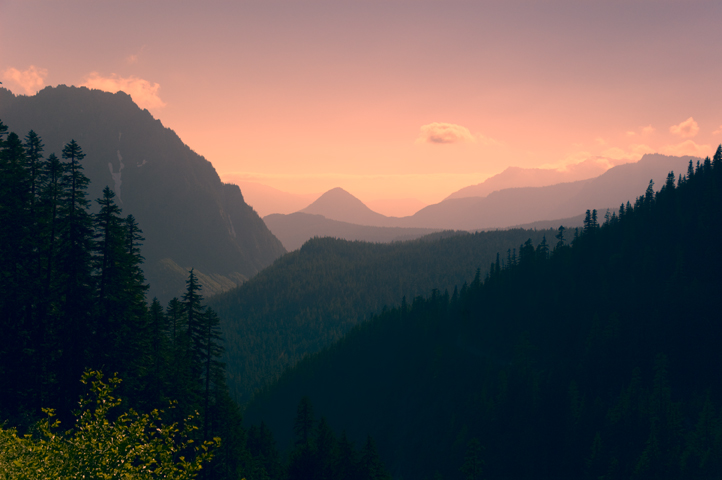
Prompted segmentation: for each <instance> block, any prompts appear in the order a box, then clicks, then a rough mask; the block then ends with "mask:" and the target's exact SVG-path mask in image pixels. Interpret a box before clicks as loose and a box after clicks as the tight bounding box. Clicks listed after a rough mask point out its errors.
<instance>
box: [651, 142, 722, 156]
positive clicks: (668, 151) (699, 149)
mask: <svg viewBox="0 0 722 480" xmlns="http://www.w3.org/2000/svg"><path fill="white" fill-rule="evenodd" d="M712 150H713V149H712V147H710V146H709V145H698V144H697V143H695V142H694V141H692V140H685V141H684V142H682V143H679V144H677V145H667V146H664V147H662V148H661V149H660V153H664V154H665V155H677V156H684V155H692V156H696V157H704V156H707V155H711V154H713V153H714V152H713V151H712Z"/></svg>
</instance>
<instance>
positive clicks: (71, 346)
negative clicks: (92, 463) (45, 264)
mask: <svg viewBox="0 0 722 480" xmlns="http://www.w3.org/2000/svg"><path fill="white" fill-rule="evenodd" d="M62 157H63V158H64V159H65V160H67V163H66V172H67V173H66V175H64V176H63V177H62V179H61V182H62V184H63V190H62V193H63V194H65V197H64V198H62V204H61V205H62V213H61V216H60V243H59V248H58V252H57V253H58V255H57V259H58V265H57V266H58V271H59V272H62V274H63V278H62V281H61V282H60V283H59V286H60V292H59V294H60V296H61V298H62V299H63V305H62V307H61V318H60V319H59V325H58V332H59V341H60V343H61V345H62V346H63V350H62V356H61V358H60V362H61V365H62V366H61V367H60V368H59V370H60V372H61V378H60V383H61V388H62V389H63V391H64V392H66V394H65V395H63V398H65V399H66V400H68V401H70V399H73V398H77V396H78V393H79V392H78V386H77V383H78V382H77V379H78V378H79V377H80V375H81V373H82V372H83V369H84V368H85V366H86V365H88V360H89V352H88V349H89V347H90V345H92V341H91V335H92V332H93V326H92V325H91V305H93V302H92V298H93V291H94V285H93V283H94V282H93V278H92V268H93V267H92V261H91V260H92V258H91V255H92V247H93V223H92V218H91V216H90V213H89V212H88V209H89V202H88V200H87V198H86V197H87V193H86V190H87V188H88V184H89V182H90V181H89V180H88V178H87V177H86V176H85V175H84V174H83V167H82V165H81V163H80V162H81V160H82V159H83V158H85V154H84V153H83V151H82V149H81V148H80V146H79V145H78V144H77V143H76V142H75V140H72V141H71V142H70V143H68V144H67V145H66V146H65V148H63V152H62Z"/></svg>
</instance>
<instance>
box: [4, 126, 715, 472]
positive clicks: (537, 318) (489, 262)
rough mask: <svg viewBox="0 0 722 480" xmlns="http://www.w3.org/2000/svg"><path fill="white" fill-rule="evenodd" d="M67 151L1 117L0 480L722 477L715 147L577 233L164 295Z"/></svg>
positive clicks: (399, 250)
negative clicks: (214, 292)
mask: <svg viewBox="0 0 722 480" xmlns="http://www.w3.org/2000/svg"><path fill="white" fill-rule="evenodd" d="M58 153H59V154H60V158H58V156H57V153H50V154H48V155H46V152H44V146H43V142H42V139H41V138H40V137H39V136H38V135H36V134H35V133H34V132H33V131H30V132H28V133H27V134H26V135H25V136H24V137H20V136H19V135H17V134H15V133H7V128H6V127H5V126H4V125H2V124H1V123H0V225H2V229H0V322H2V323H1V324H2V326H3V331H4V332H5V333H4V335H3V336H2V338H0V392H2V393H1V394H0V471H1V472H2V473H3V474H4V475H5V476H6V478H11V479H15V478H18V479H20V478H23V479H24V478H125V479H136V478H137V479H141V478H142V479H146V478H179V479H180V478H189V479H190V478H196V477H197V478H207V479H224V480H225V479H234V480H236V479H241V478H246V479H248V480H256V479H289V480H290V479H310V478H314V479H315V478H319V479H353V480H365V479H379V478H429V479H432V478H437V479H438V478H448V479H462V478H463V479H481V478H595V479H597V478H650V479H651V478H717V477H719V476H720V475H721V474H722V385H720V383H719V366H720V365H722V353H721V352H720V349H719V348H718V347H719V339H720V334H722V326H720V324H719V318H720V315H719V312H720V307H722V297H720V295H719V291H720V287H721V286H722V285H721V283H722V281H721V280H720V277H719V271H720V269H721V268H722V252H721V251H720V249H719V248H718V247H717V245H716V240H717V239H718V238H720V234H722V231H721V230H722V226H721V225H722V198H721V197H720V196H721V195H722V146H721V147H720V148H719V149H718V150H717V152H716V154H715V155H714V158H713V159H709V158H708V159H706V160H704V161H703V162H701V163H698V164H697V165H693V164H692V163H690V165H689V168H688V170H687V171H686V172H678V175H677V176H675V173H672V172H670V175H669V177H668V178H667V181H666V183H665V184H664V185H663V186H662V188H661V189H660V190H659V191H658V192H657V191H655V189H654V186H653V185H652V184H651V182H650V185H649V187H648V189H647V191H646V192H644V193H643V195H641V196H640V197H638V198H637V199H636V200H635V201H634V202H633V203H630V202H628V203H626V204H623V205H621V206H620V208H619V210H618V211H615V212H611V213H610V212H607V213H606V214H603V213H601V212H596V211H591V212H590V211H587V216H586V219H585V222H584V228H583V229H579V230H574V231H570V230H567V229H564V228H563V227H561V228H559V229H558V230H555V231H551V230H547V231H536V232H535V231H525V230H509V231H500V232H482V233H476V234H468V233H465V232H443V233H439V234H433V235H431V236H428V237H425V238H423V239H420V240H415V241H411V242H400V243H394V244H390V245H372V244H367V243H363V242H346V241H339V240H334V239H314V240H312V241H309V242H308V243H306V244H305V245H304V247H302V248H301V249H300V250H299V251H297V252H292V253H290V254H287V255H285V256H283V257H281V258H280V259H278V260H277V261H276V262H275V263H274V264H273V265H272V266H271V267H268V268H267V269H265V270H263V271H261V272H260V273H259V274H257V276H255V277H254V278H253V279H251V280H249V281H248V282H247V283H245V284H244V285H242V286H240V287H238V288H236V289H234V290H232V291H229V292H227V293H225V294H222V295H220V296H217V297H215V298H212V299H205V298H204V296H203V292H202V290H201V288H200V285H199V283H198V279H197V277H196V275H195V273H194V272H193V270H191V271H190V272H189V274H188V278H187V282H186V289H185V293H184V295H182V296H181V297H178V298H174V299H172V300H171V301H170V302H168V303H167V304H165V305H162V304H161V303H160V302H158V301H157V300H154V299H148V298H147V296H146V292H147V290H148V285H147V282H146V281H145V277H144V273H143V256H142V243H143V233H142V227H143V226H142V225H139V224H138V222H137V221H136V220H135V219H134V218H133V217H132V216H123V214H122V211H121V209H120V207H119V206H118V205H117V204H116V202H115V198H114V197H115V194H114V191H113V190H112V189H110V188H107V187H106V188H105V189H104V190H102V195H101V196H100V198H98V199H95V200H94V201H92V202H91V200H90V199H88V195H87V190H88V183H89V181H88V179H87V178H86V177H85V175H84V174H83V160H84V157H85V154H84V153H83V150H82V148H81V146H80V145H79V144H78V143H77V142H75V141H74V140H72V139H69V140H68V143H67V144H66V146H65V148H63V149H62V151H61V152H58ZM679 173H681V174H679ZM640 193H642V192H640ZM224 337H225V338H224ZM284 369H285V370H284ZM254 392H255V394H254ZM252 394H253V395H252ZM242 408H243V410H242ZM58 422H60V423H59V424H58ZM277 442H278V443H277Z"/></svg>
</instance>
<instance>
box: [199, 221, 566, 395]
mask: <svg viewBox="0 0 722 480" xmlns="http://www.w3.org/2000/svg"><path fill="white" fill-rule="evenodd" d="M554 235H555V232H554V231H553V230H538V231H529V230H522V229H512V230H500V231H489V232H477V233H473V234H471V233H468V232H464V231H457V232H453V231H448V232H439V233H433V234H430V235H427V236H425V237H422V238H421V239H418V240H412V241H406V242H396V243H392V244H375V243H367V242H349V241H346V240H339V239H335V238H314V239H311V240H309V241H308V242H306V244H305V245H304V246H303V247H302V248H301V249H300V250H298V251H295V252H291V253H289V254H287V255H284V256H283V257H281V258H279V259H278V260H277V261H276V262H275V263H274V264H273V265H271V266H270V267H268V268H266V269H265V270H263V271H262V272H260V273H259V274H258V275H256V276H255V277H253V278H252V279H251V280H250V281H248V282H246V283H244V284H243V285H241V286H240V288H237V289H235V290H231V291H229V292H226V293H225V294H221V295H217V296H215V297H214V298H213V299H210V300H209V304H210V305H211V306H212V307H213V309H214V310H215V311H217V312H218V315H219V316H220V317H221V325H222V329H223V332H224V335H225V337H226V356H225V357H224V359H225V361H226V363H227V366H226V369H227V373H228V386H229V389H230V390H231V392H232V394H233V397H234V398H235V399H237V400H238V401H240V402H241V403H246V402H248V401H249V399H250V397H251V394H252V393H253V392H254V391H256V390H257V389H259V388H261V387H263V386H265V385H266V384H267V383H269V382H271V381H273V380H275V379H276V378H277V377H278V376H279V375H280V374H281V372H283V369H284V368H287V367H289V366H292V365H294V364H295V363H296V362H297V361H298V360H299V359H301V358H303V356H304V355H307V354H309V353H315V352H317V351H319V350H321V349H322V348H324V347H326V346H328V345H330V344H332V343H333V342H334V341H336V340H338V339H340V338H341V337H342V336H343V335H344V334H345V333H346V332H348V331H349V330H350V329H351V328H352V327H353V326H354V325H356V324H358V323H359V322H362V321H365V320H368V319H369V318H370V316H371V315H373V314H375V313H378V312H380V311H381V310H382V309H383V308H384V307H389V308H390V307H392V306H395V305H400V303H401V300H402V299H403V298H404V297H407V298H414V297H416V296H418V295H428V294H430V293H431V292H432V290H433V289H442V290H443V289H452V290H453V288H454V286H459V287H461V286H462V285H463V284H464V283H465V282H470V281H471V280H472V279H473V278H474V272H475V271H476V270H477V269H478V268H479V267H480V266H481V265H489V264H490V263H491V262H493V261H494V259H495V258H496V254H497V253H498V252H499V251H504V252H506V250H507V249H508V248H509V247H510V246H514V245H516V247H512V248H511V249H510V250H509V255H511V256H513V257H516V256H517V252H516V251H517V248H518V246H519V245H521V244H522V243H524V242H525V241H527V240H532V241H533V242H534V243H541V242H542V241H544V239H545V238H546V237H545V236H548V237H549V238H552V237H553V236H554Z"/></svg>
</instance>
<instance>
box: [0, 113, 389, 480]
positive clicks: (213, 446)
mask: <svg viewBox="0 0 722 480" xmlns="http://www.w3.org/2000/svg"><path fill="white" fill-rule="evenodd" d="M6 132H7V127H5V125H3V124H2V122H0V225H2V226H3V228H2V229H0V325H2V328H3V332H4V334H3V336H2V337H1V338H0V392H2V394H1V395H0V472H1V473H2V477H3V478H5V479H8V480H24V479H28V478H33V479H36V478H37V479H41V480H45V479H48V480H50V479H56V478H108V479H111V478H123V479H127V480H135V479H138V480H140V479H151V478H167V479H178V480H180V479H183V480H189V479H192V478H195V477H196V476H197V474H198V473H199V472H200V473H201V474H202V477H203V478H205V479H218V480H231V479H232V480H240V479H241V478H247V479H248V480H256V479H259V480H260V479H267V478H269V477H268V475H269V474H270V475H272V478H298V477H297V476H294V472H295V471H296V470H297V469H298V467H297V465H299V464H306V463H309V462H320V463H319V464H323V465H327V464H328V468H327V469H326V478H333V479H342V478H349V477H348V475H346V473H348V472H352V474H353V476H354V478H358V479H360V480H366V479H371V478H378V477H377V476H375V475H376V474H377V473H378V472H383V471H384V470H383V465H382V464H381V462H380V460H379V459H378V455H377V453H376V450H375V447H374V444H373V442H372V441H370V440H368V441H367V442H366V444H365V446H364V447H363V448H362V449H361V452H357V451H356V449H355V448H354V446H353V445H352V444H351V443H350V442H348V441H341V442H340V443H339V445H341V446H343V449H341V450H339V449H338V448H336V440H335V438H336V437H335V434H334V432H333V431H332V430H331V429H329V428H328V427H327V426H326V428H323V429H318V430H317V429H316V424H315V421H314V419H313V416H312V415H311V412H310V410H308V409H306V410H303V411H302V413H303V412H305V413H304V414H303V415H299V418H301V420H302V421H297V422H295V424H301V425H302V426H303V425H305V426H306V427H307V428H306V429H305V430H304V429H303V428H300V427H299V428H300V430H298V431H299V432H301V433H302V434H303V435H302V437H299V442H298V446H299V448H298V451H296V452H295V453H294V455H293V456H292V457H289V458H281V457H280V456H279V454H278V452H277V450H276V448H275V442H274V440H273V437H272V435H271V434H270V432H269V431H268V429H267V428H265V427H264V426H263V425H261V426H260V427H258V428H255V429H253V428H252V429H250V430H249V431H246V430H244V429H243V427H242V425H241V416H240V410H239V409H238V407H237V405H236V404H235V403H234V402H233V401H232V400H231V397H230V396H229V393H228V389H227V387H226V373H225V370H224V365H223V363H221V362H220V361H219V359H220V356H221V354H222V351H223V339H222V336H221V332H220V327H219V320H218V316H217V315H216V314H215V312H213V310H211V309H209V308H207V307H206V306H205V302H204V299H203V294H202V288H201V285H200V283H199V281H198V278H197V276H196V275H195V273H194V272H193V271H192V270H191V271H190V272H185V275H186V276H187V281H186V286H185V289H184V290H185V291H184V294H183V295H182V297H181V298H173V299H172V300H171V301H170V302H169V303H168V305H167V307H165V308H164V306H162V305H161V304H160V302H158V301H157V299H154V300H153V301H152V302H150V305H148V302H147V300H146V292H147V290H148V285H147V283H146V281H145V277H144V275H143V270H142V261H143V257H142V255H141V246H142V244H143V231H142V229H141V226H140V225H139V224H138V222H137V221H136V220H135V218H133V216H132V215H129V216H123V214H122V210H121V208H120V207H119V206H118V204H117V203H116V195H115V193H114V192H113V190H111V189H110V188H108V187H106V188H105V189H103V191H102V194H101V196H100V198H98V199H96V200H95V203H96V207H97V213H96V214H91V213H90V205H91V202H90V199H89V198H88V189H89V188H88V187H89V180H88V178H87V177H86V176H85V174H84V168H83V164H84V159H85V157H86V153H85V152H84V151H83V149H82V147H81V146H80V145H79V144H78V143H77V142H76V141H75V140H70V141H69V142H68V143H67V144H66V145H65V146H64V147H63V148H62V150H61V151H60V152H59V153H60V156H61V158H58V156H57V155H56V153H50V154H49V155H47V156H46V154H45V152H44V147H43V142H42V139H41V138H40V137H39V136H38V135H37V134H36V133H35V132H33V131H30V132H29V133H28V134H27V135H26V136H25V138H24V139H21V138H20V137H19V136H18V135H17V134H15V133H10V134H7V138H4V137H5V135H6ZM81 380H82V382H81ZM294 410H295V406H294ZM58 421H59V422H60V423H58ZM299 422H300V423H299ZM304 422H305V423H304ZM295 424H294V422H291V423H289V424H288V425H287V428H288V429H289V430H293V427H294V425H295ZM309 425H310V427H308V426H309ZM311 427H313V431H310V430H309V428H311ZM26 434H27V435H26ZM317 438H322V439H325V440H324V441H325V443H324V445H327V446H328V447H329V450H326V451H325V454H324V455H321V454H320V453H319V452H318V451H317V450H316V449H314V450H313V451H311V450H310V449H309V448H308V445H309V443H308V442H311V441H314V445H315V444H316V443H315V442H316V439H317ZM341 440H343V437H342V438H341ZM332 447H333V448H332ZM331 448H332V450H331ZM332 462H333V465H331V463H332ZM341 468H342V469H343V470H340V469H341Z"/></svg>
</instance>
